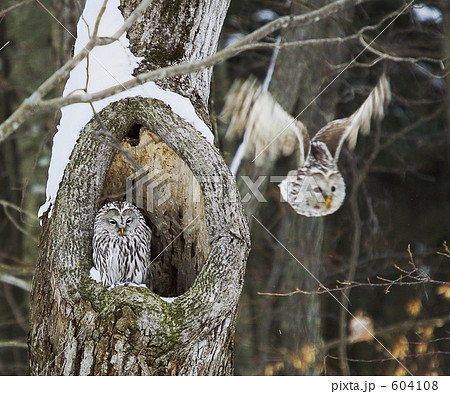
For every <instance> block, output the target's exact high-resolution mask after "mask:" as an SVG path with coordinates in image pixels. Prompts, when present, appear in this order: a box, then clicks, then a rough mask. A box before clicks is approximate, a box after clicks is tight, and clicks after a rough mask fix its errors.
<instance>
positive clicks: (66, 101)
mask: <svg viewBox="0 0 450 394" xmlns="http://www.w3.org/2000/svg"><path fill="white" fill-rule="evenodd" d="M366 1H368V0H337V1H335V2H333V3H331V4H328V5H326V6H324V7H322V8H320V9H318V10H315V11H312V12H309V13H306V14H301V15H295V16H292V15H289V16H284V17H280V18H277V19H275V20H273V21H272V22H269V23H267V24H266V25H264V26H262V27H261V28H259V29H257V30H255V31H254V32H253V33H251V34H249V35H247V36H246V37H244V38H243V39H242V40H241V41H239V42H237V43H236V44H233V45H230V46H228V47H226V48H225V49H223V50H221V51H219V52H217V53H216V54H214V55H212V56H210V57H208V58H206V59H204V60H202V61H198V62H194V63H189V64H177V65H174V66H171V67H166V68H161V69H158V70H154V71H151V72H148V73H143V74H140V75H138V76H136V77H135V78H133V79H130V80H128V81H126V82H124V83H123V84H119V85H115V86H112V87H110V88H107V89H104V90H102V91H99V92H96V93H93V94H88V93H86V94H80V95H71V96H68V97H58V98H54V99H50V100H43V98H44V97H45V96H46V95H47V94H48V93H49V92H50V91H51V89H52V88H53V87H54V86H55V85H56V84H57V83H58V82H59V81H61V80H62V79H64V78H65V77H67V76H68V74H69V72H70V71H71V70H72V69H73V68H74V67H75V66H76V65H77V64H79V63H80V62H81V61H82V60H83V59H84V58H85V57H86V56H87V55H88V54H89V53H90V52H91V51H92V49H93V48H94V47H95V46H99V45H107V44H109V43H110V42H112V41H115V40H118V39H119V38H120V36H121V35H122V34H123V33H124V32H126V31H127V30H128V28H129V27H130V26H131V25H132V24H133V23H134V22H136V20H137V19H138V18H139V17H140V16H141V15H142V14H143V12H144V11H145V9H146V8H147V7H148V5H149V4H150V3H151V0H144V1H142V3H141V4H140V5H139V6H138V7H137V8H136V9H135V10H134V11H133V13H132V14H131V15H130V17H129V18H128V19H127V20H126V21H125V23H124V24H123V25H122V27H121V28H120V29H119V30H117V32H116V33H115V34H114V35H113V36H112V37H110V38H107V39H105V38H97V37H92V38H91V40H90V41H89V42H88V43H87V44H86V46H85V47H84V48H83V49H82V50H81V51H80V53H78V54H77V55H76V56H75V57H73V58H72V59H71V60H69V61H68V62H67V63H66V64H65V65H64V66H62V67H61V68H60V69H59V70H58V71H56V72H55V73H54V74H53V75H52V76H51V77H50V78H48V79H47V80H46V81H45V82H44V83H43V84H42V85H41V86H40V87H39V88H38V89H37V90H36V91H35V92H34V93H33V94H32V95H31V96H30V97H29V98H27V99H26V100H24V102H23V103H22V104H21V105H20V106H19V108H17V110H16V111H15V112H14V113H13V114H12V115H11V116H10V117H9V118H8V119H7V120H6V121H5V122H3V124H1V125H0V142H2V141H4V140H5V138H7V137H8V136H9V135H10V134H11V133H13V132H14V131H15V130H16V129H17V128H18V127H19V126H20V125H21V124H22V123H23V122H24V121H25V120H26V119H28V118H29V117H30V116H31V115H32V114H35V113H38V112H43V111H48V110H52V109H59V108H60V107H63V106H66V105H70V104H74V103H88V102H92V101H98V100H101V99H104V98H106V97H110V96H112V95H114V94H117V93H120V92H123V91H125V90H128V89H131V88H133V87H135V86H138V85H140V84H143V83H146V82H149V81H155V80H159V79H163V78H168V77H173V76H176V75H181V74H188V73H192V72H197V71H200V70H202V69H204V68H208V67H211V66H213V65H214V64H217V63H220V62H223V61H224V60H226V59H229V58H231V57H233V56H235V55H237V54H238V53H240V52H242V51H243V48H245V46H247V45H249V44H251V43H256V42H258V41H259V40H261V39H262V38H264V37H266V36H267V35H269V34H271V33H273V32H274V31H277V30H279V29H281V28H285V27H287V26H288V25H290V24H292V23H299V24H309V23H313V22H318V21H320V20H322V19H324V18H326V17H328V16H330V15H332V14H334V13H336V12H338V11H341V10H343V9H345V8H347V7H350V6H356V5H358V4H361V3H364V2H366Z"/></svg>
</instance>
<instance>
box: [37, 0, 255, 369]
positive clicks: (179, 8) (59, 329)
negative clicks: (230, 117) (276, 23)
mask: <svg viewBox="0 0 450 394" xmlns="http://www.w3.org/2000/svg"><path fill="white" fill-rule="evenodd" d="M136 3H137V2H136V1H132V0H129V1H122V2H121V11H122V13H123V15H124V16H125V17H127V16H128V15H129V14H130V13H131V12H132V10H133V9H134V7H135V6H136ZM228 4H229V2H228V1H220V0H215V1H211V2H200V4H199V2H197V1H190V0H183V1H179V2H177V3H176V4H175V3H173V2H167V1H162V0H157V1H154V2H153V3H152V4H151V6H150V7H149V9H148V10H147V11H146V13H145V14H144V16H143V17H142V18H141V20H139V21H138V22H137V23H136V24H135V25H134V26H132V27H131V28H130V30H129V31H128V37H129V39H130V49H131V50H132V52H133V53H134V54H135V55H138V56H144V57H145V59H146V60H145V62H143V63H142V64H141V65H140V67H139V70H137V71H136V72H138V73H139V72H143V71H146V70H148V69H150V68H155V67H161V66H166V65H170V64H174V63H178V62H184V61H192V60H195V59H199V58H203V57H205V56H208V55H209V54H211V53H213V52H214V51H215V49H216V46H217V40H218V35H219V32H220V28H221V25H222V22H223V19H224V17H225V13H226V10H227V8H228ZM210 73H211V71H210V70H204V71H202V72H199V73H196V74H190V75H187V76H182V77H179V78H173V79H171V80H167V81H163V82H162V83H161V86H162V87H164V88H166V89H170V90H173V91H176V92H177V93H180V94H182V95H184V96H186V97H188V98H190V99H191V101H193V104H194V107H195V109H196V111H197V113H198V114H199V116H200V117H202V118H203V119H204V120H207V118H208V112H207V100H208V95H209V78H210ZM99 119H100V120H101V123H99V122H98V121H97V120H96V119H93V120H91V121H90V122H89V123H88V125H87V126H86V127H85V128H84V129H83V131H82V133H81V136H80V139H79V140H78V142H77V144H76V146H75V149H74V151H73V152H72V156H71V160H70V163H69V164H68V166H67V168H66V170H65V173H64V178H63V180H62V182H61V184H60V188H59V191H58V196H57V199H56V202H55V205H54V207H53V210H52V214H51V217H48V218H44V220H43V228H42V233H41V245H40V251H41V253H40V258H39V262H38V265H37V271H36V275H35V279H34V285H33V292H32V305H31V307H32V316H31V332H30V335H29V352H30V365H29V371H30V373H31V374H64V375H69V374H71V375H73V374H82V375H85V374H91V375H98V374H102V375H106V374H120V375H127V374H128V375H129V374H133V375H136V374H146V375H170V374H180V375H194V374H195V375H197V374H202V375H228V374H231V373H232V371H233V367H232V355H233V348H234V321H235V317H236V309H237V303H238V299H239V296H240V292H241V288H242V282H243V274H244V269H245V263H246V259H247V255H248V251H249V232H248V226H247V222H246V219H245V216H244V213H243V210H242V206H241V203H240V199H239V195H238V192H237V189H236V185H235V183H234V179H233V177H232V176H231V174H230V173H229V171H228V168H227V167H226V165H225V163H224V162H223V160H222V158H221V156H220V155H219V153H218V152H217V150H216V149H215V148H214V147H213V146H212V145H211V144H209V143H208V142H206V141H205V140H204V139H203V138H202V137H201V136H200V135H199V133H198V131H197V130H195V129H194V127H193V126H192V125H191V124H190V123H188V122H186V121H185V120H183V119H181V118H180V117H179V116H178V115H176V114H175V113H174V112H173V111H172V109H171V108H170V107H169V106H168V105H166V104H164V103H162V102H160V101H158V100H155V99H145V98H139V97H137V98H130V99H123V100H121V101H119V102H116V103H113V104H111V105H109V106H108V107H106V108H105V109H104V110H103V111H101V112H100V113H99ZM105 128H106V129H107V130H108V131H109V132H110V133H111V134H112V135H113V136H114V138H116V139H117V140H119V141H122V146H124V147H128V148H129V152H133V151H136V152H137V151H138V150H137V149H135V143H134V142H133V144H132V145H131V146H129V145H127V144H129V141H133V140H136V139H137V140H138V141H137V144H138V146H139V144H140V143H142V142H145V144H146V149H147V150H143V151H144V152H147V155H146V154H138V155H137V156H136V157H135V160H136V159H137V160H139V163H138V164H139V165H140V166H141V167H142V168H146V166H147V165H150V169H149V170H148V171H149V172H150V171H152V170H153V171H166V170H167V168H166V167H165V166H164V164H165V163H166V162H170V163H171V164H172V165H173V167H174V169H175V170H174V171H175V173H177V172H178V170H179V171H180V173H182V174H183V175H184V176H185V177H189V176H190V177H192V180H193V178H194V177H195V179H196V181H197V182H198V187H199V188H200V190H201V193H202V196H203V200H202V203H200V204H197V205H196V206H191V205H192V204H189V201H192V200H189V195H188V193H189V192H190V191H189V190H183V189H184V188H182V187H180V188H176V191H175V192H174V193H172V194H171V199H172V201H171V204H172V205H170V207H169V208H166V210H165V211H164V212H163V211H158V209H156V210H155V211H152V212H150V211H145V210H144V214H145V215H146V216H147V219H149V220H150V221H151V225H152V226H153V227H154V230H156V231H155V233H157V234H158V235H157V236H156V237H155V238H156V239H159V240H160V241H161V243H163V244H164V245H165V246H166V249H167V248H169V247H172V245H175V246H174V247H173V248H172V249H170V250H169V253H168V255H169V256H170V257H167V256H166V257H165V258H162V259H161V260H162V261H159V262H158V264H159V265H157V268H156V269H157V272H154V274H155V281H156V282H157V283H160V282H161V283H160V284H159V285H158V286H159V287H158V286H156V288H157V292H159V293H160V294H159V295H165V296H167V295H171V296H176V298H175V299H164V298H161V297H160V296H159V295H157V294H155V293H153V292H152V291H150V290H149V289H144V288H140V287H116V288H114V289H112V290H107V289H105V288H104V287H103V286H102V285H100V284H98V283H97V282H95V281H93V280H92V279H90V278H89V269H90V268H91V266H92V256H91V255H92V248H91V240H92V234H93V220H94V215H95V213H96V211H97V210H98V208H99V205H100V202H101V201H102V200H103V199H104V198H105V195H106V197H107V198H111V193H112V192H119V194H120V193H122V194H123V192H124V190H123V188H124V179H125V177H126V176H128V172H127V171H128V169H127V168H128V167H127V166H122V167H123V168H124V169H120V168H121V163H123V160H122V159H121V158H120V155H119V154H118V153H117V152H116V151H115V150H114V148H113V147H111V146H109V145H106V144H104V143H102V142H101V141H100V140H99V139H98V138H97V135H98V133H99V132H101V131H102V130H104V129H105ZM124 137H125V140H124ZM144 140H145V141H144ZM162 144H164V145H162ZM148 155H151V156H152V157H149V156H148ZM154 155H159V156H158V159H155V157H154ZM158 163H159V164H158ZM186 167H187V168H188V169H190V171H192V173H190V172H189V171H187V170H186ZM118 177H119V178H120V179H117V178H118ZM192 182H193V181H192ZM146 197H149V196H146ZM186 201H188V203H187V205H186ZM181 207H183V209H191V213H190V214H191V215H192V216H194V217H197V218H200V222H201V221H202V218H203V221H204V222H203V223H201V224H200V225H197V227H195V226H194V229H196V230H195V232H194V231H193V230H192V229H190V228H189V227H190V224H189V223H187V222H186V221H184V218H185V212H186V211H183V210H182V209H180V208H181ZM156 208H158V207H156ZM177 226H181V229H179V231H178V232H175V231H173V228H175V227H177ZM171 229H172V230H171ZM202 229H204V230H202ZM158 252H159V251H158ZM167 252H168V251H167V250H165V251H164V250H162V251H161V253H167ZM198 256H203V257H202V258H203V259H204V261H201V264H200V263H199V259H198ZM206 256H207V257H206ZM200 260H201V259H200Z"/></svg>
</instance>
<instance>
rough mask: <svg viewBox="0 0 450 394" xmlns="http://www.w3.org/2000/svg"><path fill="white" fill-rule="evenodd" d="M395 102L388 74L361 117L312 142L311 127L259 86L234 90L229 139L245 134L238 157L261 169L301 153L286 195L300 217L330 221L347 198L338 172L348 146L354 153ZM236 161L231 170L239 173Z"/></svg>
mask: <svg viewBox="0 0 450 394" xmlns="http://www.w3.org/2000/svg"><path fill="white" fill-rule="evenodd" d="M390 99H391V91H390V86H389V82H388V80H387V78H386V76H385V75H384V74H383V75H382V76H381V78H380V80H379V81H378V84H377V85H376V86H375V88H374V89H373V90H372V92H371V93H370V94H369V96H368V97H367V99H366V100H365V101H364V103H363V104H362V105H361V106H360V107H359V108H358V110H357V111H356V112H355V113H353V114H352V115H351V116H349V117H347V118H344V119H338V120H334V121H332V122H330V123H328V124H327V125H326V126H324V127H323V128H322V129H320V130H319V131H318V132H317V134H316V135H315V136H314V137H313V139H312V140H311V141H310V140H309V136H308V132H307V130H306V127H305V125H304V124H303V123H302V122H300V121H298V120H296V119H294V118H293V117H292V116H291V115H289V114H288V113H287V112H286V111H284V109H283V108H282V107H281V106H280V105H279V104H278V103H277V102H276V101H275V99H274V98H273V97H272V96H271V95H270V93H269V92H267V91H263V90H262V88H261V87H258V86H257V83H255V81H246V82H244V83H243V84H240V85H239V86H238V87H237V88H236V87H234V88H232V90H231V94H229V95H228V97H227V100H226V103H225V108H224V111H223V115H224V117H225V118H227V117H228V118H231V121H230V126H229V128H228V132H227V137H229V136H231V137H233V138H236V136H240V135H241V134H242V133H243V134H244V138H243V142H242V144H241V147H240V148H242V147H244V149H239V150H238V151H246V153H247V154H248V153H253V154H254V155H255V159H254V161H255V163H256V165H258V163H259V165H261V164H262V163H263V162H264V160H267V159H269V160H276V159H277V158H278V157H280V156H287V155H290V154H292V153H293V151H294V150H296V149H299V151H300V163H299V164H300V166H299V168H298V169H297V170H293V171H289V172H288V174H287V177H286V178H285V179H284V180H283V181H281V183H280V184H279V187H280V194H281V196H282V197H283V199H284V201H287V202H288V203H289V204H290V205H291V207H292V208H293V209H294V210H295V212H297V213H298V214H300V215H304V216H309V217H312V216H326V215H329V214H331V213H333V212H335V211H337V210H338V209H339V208H340V206H341V205H342V203H343V201H344V198H345V183H344V179H343V177H342V175H341V173H340V172H339V169H338V167H337V162H338V159H339V154H340V152H341V149H342V146H343V144H344V142H345V141H347V145H348V146H349V148H351V149H353V148H354V147H355V145H356V140H357V138H358V132H361V134H367V133H368V132H369V130H370V121H371V119H372V118H374V119H382V118H383V117H384V109H385V106H387V104H388V103H389V101H390ZM237 156H238V155H236V156H235V158H236V157H237ZM240 159H241V158H239V160H240ZM234 161H235V160H233V163H232V164H231V168H236V167H237V166H236V165H234Z"/></svg>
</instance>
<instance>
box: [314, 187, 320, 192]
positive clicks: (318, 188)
mask: <svg viewBox="0 0 450 394" xmlns="http://www.w3.org/2000/svg"><path fill="white" fill-rule="evenodd" d="M313 191H314V193H322V188H320V187H315V188H314V190H313Z"/></svg>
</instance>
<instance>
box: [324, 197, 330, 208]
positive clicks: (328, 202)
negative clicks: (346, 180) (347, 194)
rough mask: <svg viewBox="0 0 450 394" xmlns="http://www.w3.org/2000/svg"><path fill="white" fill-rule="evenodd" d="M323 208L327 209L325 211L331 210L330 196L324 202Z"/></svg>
mask: <svg viewBox="0 0 450 394" xmlns="http://www.w3.org/2000/svg"><path fill="white" fill-rule="evenodd" d="M325 206H326V207H327V209H330V208H331V196H327V198H326V200H325Z"/></svg>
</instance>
